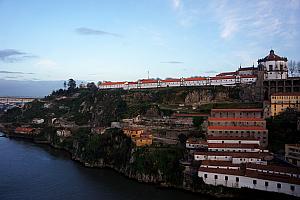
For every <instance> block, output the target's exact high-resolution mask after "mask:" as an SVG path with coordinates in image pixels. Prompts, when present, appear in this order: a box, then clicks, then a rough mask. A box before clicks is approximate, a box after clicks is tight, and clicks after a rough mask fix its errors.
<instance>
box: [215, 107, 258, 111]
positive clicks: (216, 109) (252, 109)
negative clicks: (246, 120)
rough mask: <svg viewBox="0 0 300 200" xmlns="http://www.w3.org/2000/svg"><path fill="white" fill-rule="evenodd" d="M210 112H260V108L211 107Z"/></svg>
mask: <svg viewBox="0 0 300 200" xmlns="http://www.w3.org/2000/svg"><path fill="white" fill-rule="evenodd" d="M211 111H212V112H262V111H263V109H262V108H213V109H211Z"/></svg>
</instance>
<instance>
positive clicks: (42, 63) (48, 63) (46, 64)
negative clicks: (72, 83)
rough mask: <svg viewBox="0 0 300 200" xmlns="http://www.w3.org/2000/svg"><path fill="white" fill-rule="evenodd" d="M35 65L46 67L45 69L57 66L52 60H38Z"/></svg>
mask: <svg viewBox="0 0 300 200" xmlns="http://www.w3.org/2000/svg"><path fill="white" fill-rule="evenodd" d="M36 65H38V66H41V67H46V68H53V67H56V66H57V63H56V62H55V61H54V60H51V59H47V58H45V59H40V60H39V61H38V62H37V63H36Z"/></svg>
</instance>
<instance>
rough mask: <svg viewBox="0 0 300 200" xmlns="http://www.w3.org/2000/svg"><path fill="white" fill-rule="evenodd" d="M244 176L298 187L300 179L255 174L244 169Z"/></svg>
mask: <svg viewBox="0 0 300 200" xmlns="http://www.w3.org/2000/svg"><path fill="white" fill-rule="evenodd" d="M245 176H246V177H251V178H257V179H263V180H271V181H276V182H283V183H291V184H297V185H300V179H299V178H295V177H290V176H288V175H281V174H268V173H262V172H256V171H252V170H247V169H246V171H245Z"/></svg>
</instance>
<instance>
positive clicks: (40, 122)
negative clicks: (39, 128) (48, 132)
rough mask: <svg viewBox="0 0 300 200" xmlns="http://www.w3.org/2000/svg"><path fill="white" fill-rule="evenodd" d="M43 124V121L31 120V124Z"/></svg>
mask: <svg viewBox="0 0 300 200" xmlns="http://www.w3.org/2000/svg"><path fill="white" fill-rule="evenodd" d="M44 122H45V120H44V119H38V118H34V119H33V120H32V123H33V124H42V123H44Z"/></svg>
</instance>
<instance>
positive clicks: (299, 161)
mask: <svg viewBox="0 0 300 200" xmlns="http://www.w3.org/2000/svg"><path fill="white" fill-rule="evenodd" d="M285 159H286V160H287V161H288V162H289V163H291V164H293V165H296V166H298V167H300V144H286V145H285Z"/></svg>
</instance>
